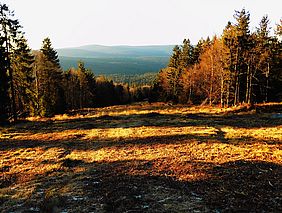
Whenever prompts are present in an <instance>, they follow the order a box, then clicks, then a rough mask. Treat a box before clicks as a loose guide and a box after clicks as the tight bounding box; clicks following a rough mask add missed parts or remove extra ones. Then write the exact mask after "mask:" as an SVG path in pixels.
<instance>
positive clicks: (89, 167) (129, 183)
mask: <svg viewBox="0 0 282 213" xmlns="http://www.w3.org/2000/svg"><path fill="white" fill-rule="evenodd" d="M272 106H273V105H271V104H270V105H261V106H256V107H255V108H250V109H249V108H248V107H245V106H239V107H232V108H224V109H222V108H218V107H206V106H197V107H188V106H183V105H170V104H164V103H154V104H148V103H137V104H133V105H124V106H112V107H106V108H95V109H84V110H77V111H70V112H69V113H68V114H64V115H58V116H55V117H52V118H39V117H38V118H37V117H36V118H35V117H33V118H28V119H27V120H23V121H21V122H19V123H17V124H15V125H12V126H7V127H2V128H0V156H1V158H0V171H1V172H0V212H234V211H236V212H282V196H281V192H282V189H281V180H282V172H281V171H282V168H281V166H282V149H281V148H282V146H281V142H282V116H281V114H279V113H277V109H281V104H276V105H275V104H274V106H275V107H274V108H275V110H271V109H273V107H272Z"/></svg>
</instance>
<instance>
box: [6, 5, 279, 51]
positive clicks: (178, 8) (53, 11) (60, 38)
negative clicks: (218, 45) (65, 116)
mask: <svg viewBox="0 0 282 213" xmlns="http://www.w3.org/2000/svg"><path fill="white" fill-rule="evenodd" d="M1 2H2V3H3V2H4V3H7V4H8V5H9V7H10V9H11V10H14V11H15V15H16V17H17V18H18V19H19V21H20V23H21V25H22V26H23V27H24V28H23V31H25V32H26V38H27V39H28V42H29V45H30V46H31V47H32V48H34V49H38V48H40V46H41V42H42V40H43V39H44V38H45V37H47V36H48V37H50V38H51V41H52V43H53V46H54V47H55V48H62V47H74V46H81V45H86V44H101V45H152V44H179V43H181V42H182V40H183V39H184V38H189V39H190V40H191V41H192V43H196V42H197V41H198V40H199V39H200V38H201V37H204V38H205V37H207V36H213V35H214V34H221V33H222V30H223V28H224V27H225V26H226V24H227V22H228V21H234V19H233V15H234V11H235V10H241V9H242V8H245V9H246V10H247V11H250V14H251V29H252V30H254V29H255V27H256V26H258V23H259V21H260V20H261V18H262V16H263V15H265V14H268V16H269V18H270V20H271V26H272V27H274V26H275V23H278V22H279V20H280V19H281V18H282V12H281V11H282V10H281V8H282V1H281V0H267V1H265V0H193V1H190V0H80V1H77V0H48V1H43V0H24V1H23V0H2V1H1Z"/></svg>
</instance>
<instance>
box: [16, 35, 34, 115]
mask: <svg viewBox="0 0 282 213" xmlns="http://www.w3.org/2000/svg"><path fill="white" fill-rule="evenodd" d="M33 62H34V56H33V55H32V52H31V49H30V48H29V47H28V45H27V41H26V39H25V38H24V37H22V38H21V39H19V41H18V42H17V43H16V47H15V50H14V52H13V57H12V68H13V69H12V70H13V85H14V87H15V101H16V108H17V111H19V112H20V113H25V115H30V113H31V111H32V108H33V105H34V91H33V89H32V83H33V81H34V78H33Z"/></svg>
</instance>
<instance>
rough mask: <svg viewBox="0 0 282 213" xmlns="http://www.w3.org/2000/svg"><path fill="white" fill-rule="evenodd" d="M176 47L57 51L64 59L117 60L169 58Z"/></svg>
mask: <svg viewBox="0 0 282 213" xmlns="http://www.w3.org/2000/svg"><path fill="white" fill-rule="evenodd" d="M173 47H174V45H147V46H127V45H119V46H104V45H85V46H80V47H72V48H62V49H57V52H58V55H59V56H62V57H84V58H105V57H107V58H116V57H150V56H159V57H160V56H169V55H171V53H172V49H173Z"/></svg>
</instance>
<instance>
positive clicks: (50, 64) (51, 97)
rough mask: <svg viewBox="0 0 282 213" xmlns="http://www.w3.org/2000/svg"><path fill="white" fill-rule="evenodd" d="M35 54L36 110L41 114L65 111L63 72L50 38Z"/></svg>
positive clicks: (50, 114)
mask: <svg viewBox="0 0 282 213" xmlns="http://www.w3.org/2000/svg"><path fill="white" fill-rule="evenodd" d="M35 56H36V57H35V64H34V73H35V88H36V89H35V91H36V94H37V95H36V97H37V109H36V112H37V114H39V115H41V116H52V115H54V114H56V113H63V112H64V110H65V95H64V89H63V72H62V70H61V69H60V65H59V59H58V56H57V52H56V51H55V50H54V49H53V47H52V45H51V41H50V39H48V38H46V39H44V41H43V44H42V48H41V51H40V52H38V53H37V54H36V55H35Z"/></svg>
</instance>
